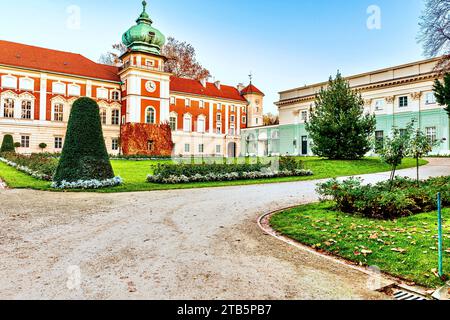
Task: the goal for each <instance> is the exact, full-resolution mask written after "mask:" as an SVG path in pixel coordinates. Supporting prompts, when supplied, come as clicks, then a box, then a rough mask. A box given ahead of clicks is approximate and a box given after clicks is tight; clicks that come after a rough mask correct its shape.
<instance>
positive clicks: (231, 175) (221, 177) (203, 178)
mask: <svg viewBox="0 0 450 320" xmlns="http://www.w3.org/2000/svg"><path fill="white" fill-rule="evenodd" d="M312 175H313V172H312V171H310V170H303V169H296V170H293V171H289V170H284V171H272V170H271V169H270V168H263V169H262V170H260V171H253V172H246V171H243V172H228V173H212V172H210V173H206V174H199V173H197V174H194V175H189V176H186V175H169V176H165V175H160V174H155V175H149V176H148V177H147V181H148V182H150V183H160V184H180V183H194V182H219V181H237V180H256V179H270V178H282V177H303V176H312Z"/></svg>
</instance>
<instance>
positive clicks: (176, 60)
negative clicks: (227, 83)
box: [99, 37, 211, 80]
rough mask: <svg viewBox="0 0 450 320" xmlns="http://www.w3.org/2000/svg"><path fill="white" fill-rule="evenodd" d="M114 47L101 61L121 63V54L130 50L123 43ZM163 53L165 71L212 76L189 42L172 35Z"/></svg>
mask: <svg viewBox="0 0 450 320" xmlns="http://www.w3.org/2000/svg"><path fill="white" fill-rule="evenodd" d="M112 49H113V51H109V52H108V53H106V54H102V55H101V57H100V59H99V62H100V63H103V64H108V65H117V64H119V63H120V59H119V58H120V56H121V55H122V54H124V53H125V52H126V51H127V50H128V49H127V47H126V46H125V45H124V44H122V43H118V44H114V45H113V46H112ZM162 55H163V56H165V57H166V58H167V61H166V63H165V64H164V71H165V72H169V73H172V74H173V75H174V76H176V77H180V78H188V79H194V80H201V79H206V78H208V77H210V76H211V73H210V72H209V70H207V69H205V68H203V67H202V65H201V64H200V63H199V62H198V61H197V59H196V55H195V48H194V47H193V46H192V45H191V44H189V43H187V42H180V41H178V40H176V39H175V38H173V37H170V38H169V39H167V44H166V45H165V46H164V47H163V49H162Z"/></svg>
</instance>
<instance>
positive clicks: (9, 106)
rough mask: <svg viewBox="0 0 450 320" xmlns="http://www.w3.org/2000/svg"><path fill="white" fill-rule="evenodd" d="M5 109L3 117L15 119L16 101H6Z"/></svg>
mask: <svg viewBox="0 0 450 320" xmlns="http://www.w3.org/2000/svg"><path fill="white" fill-rule="evenodd" d="M3 107H4V109H3V117H5V118H14V100H13V99H5V102H4V104H3Z"/></svg>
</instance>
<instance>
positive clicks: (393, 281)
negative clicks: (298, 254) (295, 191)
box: [257, 202, 431, 296]
mask: <svg viewBox="0 0 450 320" xmlns="http://www.w3.org/2000/svg"><path fill="white" fill-rule="evenodd" d="M312 203H316V202H309V203H302V204H298V205H295V206H290V207H287V208H283V209H278V210H275V211H271V212H267V213H264V214H263V215H261V216H260V217H259V218H258V220H257V223H258V226H259V228H260V229H261V230H262V231H263V232H264V233H265V234H267V235H269V236H271V237H273V238H275V239H277V240H279V241H281V242H284V243H286V244H288V245H290V246H293V247H295V248H296V249H298V250H300V251H303V252H307V253H310V254H313V255H316V256H318V257H321V258H324V259H326V260H329V261H332V262H334V263H337V264H340V265H342V266H345V267H347V268H350V269H353V270H356V271H359V272H361V273H363V274H365V275H367V276H369V277H370V278H371V279H372V280H375V281H374V282H373V283H374V284H375V286H373V287H372V288H371V290H372V291H377V292H385V293H387V292H389V289H391V288H393V287H399V288H403V289H406V290H409V291H412V292H415V293H418V294H420V295H423V296H431V292H430V289H429V288H425V287H423V286H419V285H412V286H411V285H408V284H407V283H408V282H411V281H408V280H406V279H402V278H401V277H397V276H394V275H392V274H389V273H388V272H385V271H381V273H378V272H376V271H375V270H371V269H370V267H367V266H359V265H358V264H356V263H355V262H354V261H351V260H349V259H346V258H343V257H340V256H337V255H334V254H332V253H330V252H327V251H317V250H315V249H313V248H312V247H311V246H308V245H306V244H304V243H301V242H300V241H297V240H295V239H292V238H290V237H288V236H285V235H283V234H282V233H280V232H278V231H276V230H275V229H273V228H272V227H271V225H270V219H271V218H272V217H273V216H274V215H276V214H279V213H282V212H284V211H287V210H290V209H295V208H298V207H300V206H302V205H307V204H312ZM377 283H378V284H377Z"/></svg>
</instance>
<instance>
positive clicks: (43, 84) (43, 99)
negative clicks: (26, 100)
mask: <svg viewBox="0 0 450 320" xmlns="http://www.w3.org/2000/svg"><path fill="white" fill-rule="evenodd" d="M40 78H41V79H40V88H39V90H40V96H39V120H41V121H45V120H46V118H47V78H48V76H47V74H45V73H41V77H40Z"/></svg>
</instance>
